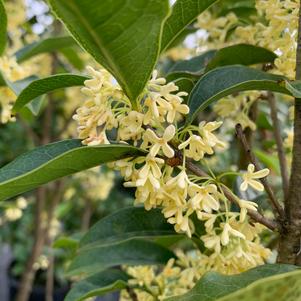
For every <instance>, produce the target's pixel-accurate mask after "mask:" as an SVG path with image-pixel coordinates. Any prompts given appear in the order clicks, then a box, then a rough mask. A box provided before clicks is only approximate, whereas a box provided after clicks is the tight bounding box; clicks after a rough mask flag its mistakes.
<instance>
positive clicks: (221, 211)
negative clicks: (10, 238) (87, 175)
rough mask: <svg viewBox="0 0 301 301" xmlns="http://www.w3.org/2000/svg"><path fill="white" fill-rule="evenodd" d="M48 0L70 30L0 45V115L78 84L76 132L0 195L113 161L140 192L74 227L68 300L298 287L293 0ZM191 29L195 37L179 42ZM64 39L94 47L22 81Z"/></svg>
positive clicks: (300, 154)
mask: <svg viewBox="0 0 301 301" xmlns="http://www.w3.org/2000/svg"><path fill="white" fill-rule="evenodd" d="M0 3H1V6H0V11H1V19H0V22H1V28H0V29H1V30H0V34H1V35H0V41H1V45H0V46H1V47H0V48H1V50H2V52H3V50H4V48H5V43H6V42H7V34H6V13H5V10H4V6H3V3H2V2H0ZM48 4H49V5H50V7H51V9H52V11H53V13H54V15H55V16H56V17H57V18H59V19H60V20H61V21H62V23H63V24H64V25H65V27H66V28H67V29H68V31H69V32H70V36H69V37H59V38H55V37H53V38H50V39H48V40H47V41H45V40H44V41H40V42H35V43H34V44H30V45H28V46H26V47H25V48H22V49H20V50H16V52H15V53H13V54H12V56H11V57H10V58H7V57H4V58H2V63H1V68H2V69H1V73H2V76H1V84H2V86H3V87H6V88H5V89H6V92H7V95H6V97H3V98H2V99H1V106H2V112H1V113H2V122H8V121H15V119H18V112H20V110H22V109H24V107H27V108H29V109H31V110H34V108H35V107H36V105H37V100H36V99H37V98H38V97H40V96H41V95H43V94H45V93H48V92H51V91H53V90H56V89H59V88H66V87H72V86H78V85H83V86H84V87H83V88H82V93H83V95H84V101H83V102H82V103H81V104H80V105H79V107H78V109H77V110H76V113H75V114H74V116H73V119H74V121H73V122H74V123H76V124H77V129H78V138H79V139H73V140H64V141H59V142H55V143H51V144H47V145H43V146H41V147H38V148H36V149H33V150H32V151H30V152H28V153H25V154H23V155H21V156H20V157H17V158H16V159H15V160H14V161H12V162H11V163H9V164H8V165H6V166H4V167H2V169H0V198H1V199H2V200H5V199H8V198H11V197H13V196H15V195H18V194H21V193H23V192H26V191H28V190H31V189H34V188H36V187H38V186H40V185H42V184H45V183H47V182H50V181H52V180H55V179H58V178H60V177H63V176H67V175H70V174H72V173H75V172H79V171H82V170H85V169H88V168H91V167H94V166H98V165H99V164H104V163H109V166H110V167H111V168H112V169H115V170H117V171H120V173H121V175H122V176H123V177H124V186H126V187H131V188H134V189H135V204H134V205H138V206H134V207H131V208H127V209H123V210H121V211H118V212H116V213H114V214H112V215H110V216H107V217H106V218H104V219H102V220H100V221H99V222H98V223H96V224H95V225H94V226H93V227H92V228H91V229H90V230H89V231H88V233H87V234H86V235H85V236H84V237H83V238H82V240H81V241H80V243H79V248H78V252H77V255H76V256H75V258H74V260H73V261H72V263H71V265H70V267H69V270H68V274H69V275H71V276H74V279H76V280H78V281H77V283H75V285H74V286H73V287H72V289H71V291H70V292H69V294H68V296H67V297H66V300H67V301H76V300H85V299H87V298H90V297H94V296H98V295H102V294H105V293H107V292H109V291H113V290H121V291H122V293H121V297H120V298H121V299H122V300H202V301H203V300H254V299H255V298H256V299H258V300H268V299H269V300H271V299H273V298H274V299H275V300H299V299H300V298H301V291H300V284H301V272H300V271H299V269H298V266H299V265H300V263H301V257H300V253H301V252H300V239H301V185H300V184H301V183H300V180H299V179H300V178H301V107H300V102H299V98H301V88H300V87H301V86H300V82H299V81H298V80H299V79H300V77H301V65H300V64H301V63H300V59H301V53H300V51H301V46H300V45H299V44H301V43H298V36H301V35H300V34H299V32H300V29H299V26H298V24H299V23H300V22H299V21H300V20H299V19H300V18H299V17H298V16H299V1H296V0H285V1H280V0H278V1H277V0H266V1H264V0H256V1H228V0H225V1H223V0H220V1H214V0H211V1H210V0H199V1H198V0H177V1H175V3H174V4H173V5H172V6H170V4H169V2H168V1H167V0H129V1H122V0H114V1H113V0H103V1H92V0H85V1H83V0H49V1H48ZM193 32H196V33H195V35H194V39H195V40H196V44H197V47H195V48H193V47H191V46H189V47H187V46H185V45H186V44H183V43H182V41H183V40H184V39H185V37H186V35H188V34H190V33H193ZM64 43H67V44H75V43H78V44H79V45H80V46H81V47H82V48H83V49H84V50H85V51H86V52H87V53H88V54H90V55H91V56H92V57H93V58H94V60H95V61H93V62H92V63H91V65H92V66H87V72H88V74H87V75H75V74H53V75H51V76H49V77H44V78H42V79H33V78H32V77H31V80H28V81H27V82H26V83H24V77H26V75H25V76H22V79H23V82H22V85H20V81H19V80H20V78H19V77H18V76H17V77H16V74H18V73H17V72H16V71H17V70H19V69H18V68H21V67H20V66H19V64H22V61H25V60H26V59H27V58H29V57H32V56H34V55H36V54H38V53H41V52H47V51H55V50H56V49H57V48H59V47H60V45H62V44H64ZM296 62H297V63H296ZM10 94H13V95H14V97H10ZM294 99H295V101H294ZM293 115H294V117H293ZM12 116H16V117H12ZM292 123H294V132H293V131H292V130H291V124H292ZM285 135H287V137H286V139H285V140H284V137H285ZM289 166H291V167H289ZM276 256H277V261H278V263H275V262H276V259H275V257H276ZM267 262H269V264H267ZM116 267H117V268H116Z"/></svg>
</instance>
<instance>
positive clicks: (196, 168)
mask: <svg viewBox="0 0 301 301" xmlns="http://www.w3.org/2000/svg"><path fill="white" fill-rule="evenodd" d="M186 167H187V169H188V170H190V171H191V172H192V173H194V174H195V175H197V176H199V177H207V176H208V175H207V173H206V172H204V171H203V170H202V169H201V168H200V167H199V166H197V165H196V164H194V163H193V162H192V161H191V160H188V161H187V162H186ZM221 189H222V190H223V193H224V194H225V196H226V198H227V199H228V200H229V201H230V202H232V203H235V204H237V201H236V198H235V197H234V195H233V193H232V192H231V190H230V189H229V188H227V187H224V186H221ZM248 215H249V216H250V217H251V218H252V219H253V220H254V221H256V222H258V223H260V224H263V225H265V226H266V227H267V228H269V229H271V230H273V231H274V230H275V229H277V227H278V225H277V223H276V222H275V221H272V220H270V219H268V218H266V217H265V216H263V215H262V214H260V213H259V212H257V211H255V210H248Z"/></svg>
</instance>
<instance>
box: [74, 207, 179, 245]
mask: <svg viewBox="0 0 301 301" xmlns="http://www.w3.org/2000/svg"><path fill="white" fill-rule="evenodd" d="M170 235H177V234H176V232H175V231H174V228H173V226H172V225H171V224H168V223H167V222H166V219H165V218H164V216H163V214H162V213H161V210H160V209H154V210H151V211H146V210H145V209H144V208H143V207H130V208H125V209H121V210H119V211H117V212H116V213H113V214H111V215H109V216H106V217H104V218H102V219H101V220H100V221H99V222H97V223H96V224H95V225H94V226H93V227H92V228H91V229H90V230H89V231H88V233H87V234H86V235H85V236H84V237H83V239H82V240H81V242H80V246H81V247H86V246H87V247H89V246H90V245H91V244H93V245H94V244H97V246H102V245H109V244H112V243H116V242H120V241H124V240H127V239H129V238H146V237H160V236H170Z"/></svg>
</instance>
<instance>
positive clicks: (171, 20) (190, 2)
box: [161, 0, 217, 52]
mask: <svg viewBox="0 0 301 301" xmlns="http://www.w3.org/2000/svg"><path fill="white" fill-rule="evenodd" d="M216 1H217V0H177V1H176V3H175V4H174V5H173V7H172V13H171V15H170V16H169V17H168V19H167V21H166V22H165V25H164V29H163V35H162V43H161V52H163V51H164V50H166V49H167V48H168V46H169V45H170V44H171V43H172V42H173V41H174V40H175V39H177V37H178V36H179V35H180V34H181V33H182V32H183V31H184V30H185V29H186V27H187V26H188V25H189V24H191V23H192V22H193V21H194V20H195V19H196V18H197V17H198V15H199V14H200V13H202V12H203V11H204V10H206V9H207V8H208V7H210V6H211V5H212V4H213V3H214V2H216Z"/></svg>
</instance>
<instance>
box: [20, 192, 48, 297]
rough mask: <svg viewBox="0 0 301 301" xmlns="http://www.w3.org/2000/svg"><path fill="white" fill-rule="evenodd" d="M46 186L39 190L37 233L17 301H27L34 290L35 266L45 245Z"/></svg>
mask: <svg viewBox="0 0 301 301" xmlns="http://www.w3.org/2000/svg"><path fill="white" fill-rule="evenodd" d="M45 198H46V188H45V187H40V188H38V190H37V203H36V208H35V210H36V211H35V234H34V244H33V247H32V250H31V254H30V257H29V258H28V260H27V263H26V267H25V270H24V272H23V274H22V277H21V282H20V288H19V289H18V293H17V297H16V301H27V300H28V299H29V295H30V293H31V290H32V286H33V283H34V278H35V274H36V271H35V269H34V268H33V266H34V263H35V262H36V260H37V258H38V257H39V256H40V255H41V253H42V249H43V246H44V239H45V236H44V227H45V225H44V223H43V218H42V216H43V208H44V205H45Z"/></svg>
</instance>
